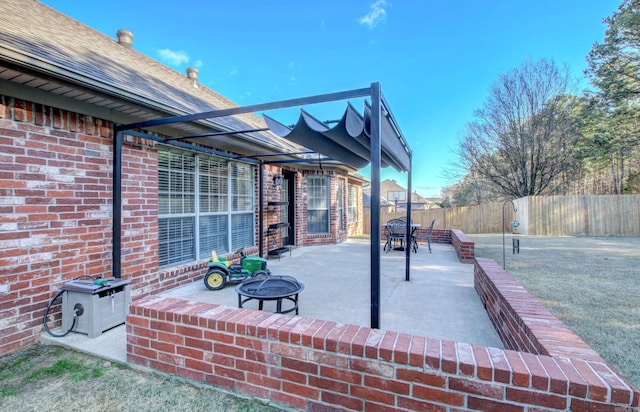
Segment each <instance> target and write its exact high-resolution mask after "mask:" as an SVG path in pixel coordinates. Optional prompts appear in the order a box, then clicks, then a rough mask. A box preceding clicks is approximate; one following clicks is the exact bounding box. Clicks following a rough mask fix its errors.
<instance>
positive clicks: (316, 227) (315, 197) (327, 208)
mask: <svg viewBox="0 0 640 412" xmlns="http://www.w3.org/2000/svg"><path fill="white" fill-rule="evenodd" d="M306 179H307V233H309V234H313V235H325V234H330V233H331V190H330V189H331V186H330V180H329V176H324V175H307V177H306ZM319 182H322V185H316V183H319ZM322 191H324V194H323V193H321V192H322ZM314 192H320V193H318V194H316V193H314ZM323 204H324V206H323ZM321 215H323V216H322V217H321V219H322V220H324V217H325V216H326V222H323V221H322V220H319V219H318V220H316V219H317V218H318V216H321ZM322 226H324V227H322Z"/></svg>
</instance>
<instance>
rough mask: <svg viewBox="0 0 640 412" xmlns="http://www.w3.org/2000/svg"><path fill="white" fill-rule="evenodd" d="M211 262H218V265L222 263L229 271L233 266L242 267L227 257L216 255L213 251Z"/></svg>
mask: <svg viewBox="0 0 640 412" xmlns="http://www.w3.org/2000/svg"><path fill="white" fill-rule="evenodd" d="M211 262H218V263H222V264H223V265H225V266H226V267H227V268H228V269H231V266H234V265H236V266H240V265H238V264H237V263H233V261H232V260H230V259H227V258H226V257H218V254H217V253H216V251H215V250H212V251H211Z"/></svg>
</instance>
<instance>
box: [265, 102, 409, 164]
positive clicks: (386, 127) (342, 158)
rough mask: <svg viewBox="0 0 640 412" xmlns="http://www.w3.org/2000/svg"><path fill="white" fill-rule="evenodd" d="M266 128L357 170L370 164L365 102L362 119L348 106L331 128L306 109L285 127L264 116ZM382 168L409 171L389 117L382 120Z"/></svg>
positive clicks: (404, 148) (368, 112)
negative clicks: (293, 124) (294, 122)
mask: <svg viewBox="0 0 640 412" xmlns="http://www.w3.org/2000/svg"><path fill="white" fill-rule="evenodd" d="M263 117H264V120H265V122H266V123H267V127H269V129H271V131H272V132H273V133H275V134H276V135H278V136H280V137H282V138H284V139H287V140H290V141H292V142H295V143H297V144H299V145H302V146H304V147H306V148H308V149H311V150H313V151H316V152H318V153H322V154H324V155H326V156H329V157H331V158H332V159H334V160H337V161H339V162H342V163H344V164H347V165H349V166H352V167H354V168H356V169H361V168H363V167H365V166H366V165H367V164H369V162H370V161H371V106H370V105H369V104H368V103H367V102H365V107H364V116H363V115H361V114H360V113H358V111H357V110H356V109H355V108H354V107H353V106H352V105H351V104H348V105H347V109H346V110H345V112H344V115H343V116H342V118H341V119H340V121H339V122H338V123H336V124H335V126H333V127H329V126H327V125H326V124H325V123H323V122H321V121H319V120H318V119H316V118H315V117H313V116H311V115H310V114H309V113H308V112H306V111H305V110H301V111H300V117H299V118H298V122H297V123H296V124H295V126H293V128H292V127H289V126H286V125H284V124H282V123H280V122H278V121H277V120H275V119H273V118H271V117H269V116H267V115H263ZM381 126H382V127H381V133H380V134H381V136H380V138H381V139H380V140H381V147H382V156H381V161H382V166H383V167H387V166H392V167H393V168H394V169H396V170H398V171H400V172H403V171H408V170H409V168H410V156H409V148H408V146H407V144H406V142H405V141H404V139H403V138H402V137H401V135H400V134H399V132H398V131H397V129H396V128H395V127H394V125H393V123H392V121H391V119H390V118H389V116H388V115H386V114H385V113H383V116H382V118H381Z"/></svg>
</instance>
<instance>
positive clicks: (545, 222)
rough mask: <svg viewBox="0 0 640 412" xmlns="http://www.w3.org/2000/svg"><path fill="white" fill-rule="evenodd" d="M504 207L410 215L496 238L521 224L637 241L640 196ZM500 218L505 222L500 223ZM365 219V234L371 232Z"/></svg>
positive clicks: (547, 231)
mask: <svg viewBox="0 0 640 412" xmlns="http://www.w3.org/2000/svg"><path fill="white" fill-rule="evenodd" d="M514 205H515V207H516V209H517V211H515V212H514V210H513V207H511V206H510V205H509V204H508V203H504V202H495V203H487V204H482V205H478V206H465V207H459V208H450V209H429V210H414V211H412V212H411V217H412V220H413V222H414V223H420V224H421V225H422V226H423V227H426V226H429V225H430V224H431V221H432V220H433V219H435V220H436V223H435V225H434V227H436V228H439V229H460V230H462V231H463V232H465V233H500V232H502V230H503V226H502V225H503V221H504V230H505V231H507V232H509V231H510V230H511V227H510V223H511V221H512V220H514V219H517V220H518V221H520V223H521V224H520V227H518V231H519V232H520V233H523V234H529V235H541V236H640V195H575V196H528V197H524V198H520V199H516V200H515V201H514ZM405 215H406V212H405V211H400V212H392V213H385V212H383V213H381V214H380V223H384V222H386V221H387V220H390V219H392V218H396V217H403V216H405ZM503 216H504V219H503ZM370 223H371V222H370V215H369V214H368V213H365V215H364V233H365V234H369V233H371V231H370Z"/></svg>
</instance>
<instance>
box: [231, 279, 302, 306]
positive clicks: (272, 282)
mask: <svg viewBox="0 0 640 412" xmlns="http://www.w3.org/2000/svg"><path fill="white" fill-rule="evenodd" d="M303 289H304V285H303V284H302V283H301V282H298V280H297V279H296V278H294V277H292V276H270V277H267V278H260V279H248V280H246V281H244V282H242V283H241V284H239V285H238V286H236V292H238V307H239V308H242V307H243V306H242V305H244V304H245V303H246V302H248V301H250V300H254V299H256V300H257V301H258V309H259V310H262V307H263V304H264V301H265V300H275V301H276V313H289V312H293V311H294V310H295V311H296V315H297V314H298V293H300V292H302V290H303ZM283 300H288V301H290V302H292V303H293V307H291V308H289V309H286V310H283V309H282V301H283Z"/></svg>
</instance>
